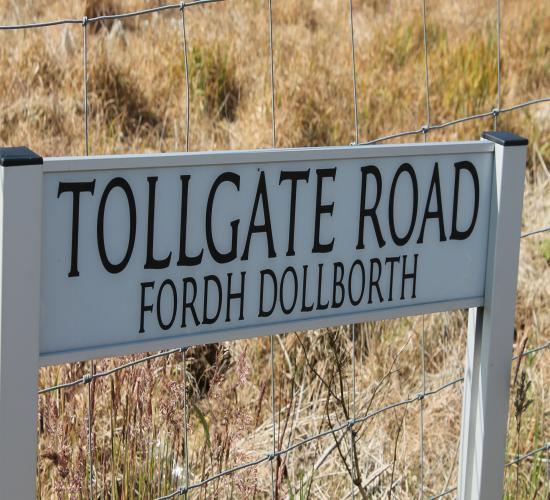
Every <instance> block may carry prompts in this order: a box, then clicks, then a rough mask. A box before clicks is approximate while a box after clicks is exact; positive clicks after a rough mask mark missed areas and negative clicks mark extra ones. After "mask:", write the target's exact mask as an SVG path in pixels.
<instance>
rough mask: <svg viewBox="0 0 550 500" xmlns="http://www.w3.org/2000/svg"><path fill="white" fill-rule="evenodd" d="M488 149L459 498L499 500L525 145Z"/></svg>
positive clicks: (498, 142)
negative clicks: (483, 262) (490, 168)
mask: <svg viewBox="0 0 550 500" xmlns="http://www.w3.org/2000/svg"><path fill="white" fill-rule="evenodd" d="M482 138H484V139H487V140H490V141H492V142H494V143H495V163H494V174H493V185H492V195H491V223H490V234H489V246H488V252H487V271H486V281H485V302H484V307H481V308H478V309H470V314H469V318H468V343H467V351H466V363H465V365H466V366H465V373H464V404H463V410H462V430H461V441H460V464H459V484H458V492H459V498H460V499H468V500H473V499H483V500H492V499H495V500H496V499H499V500H500V499H501V498H502V496H503V480H504V458H505V457H504V455H505V447H506V431H507V429H506V426H507V418H508V400H509V389H510V370H511V362H512V350H513V342H514V318H515V305H516V284H517V271H518V258H519V242H520V229H521V210H522V205H523V186H524V180H525V162H526V157H527V139H524V138H522V137H519V136H516V135H514V134H510V133H507V132H485V133H484V134H483V135H482Z"/></svg>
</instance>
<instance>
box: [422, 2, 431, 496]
mask: <svg viewBox="0 0 550 500" xmlns="http://www.w3.org/2000/svg"><path fill="white" fill-rule="evenodd" d="M422 27H423V33H424V84H425V95H426V125H425V126H424V127H423V131H424V142H427V140H428V137H427V134H428V130H430V127H431V114H430V72H429V66H428V29H427V28H428V27H427V20H426V0H422ZM424 320H425V316H424V315H422V339H421V345H420V349H421V355H422V393H421V395H420V498H421V499H423V498H424V395H425V394H426V367H425V351H424V335H425V331H424V327H425V322H424Z"/></svg>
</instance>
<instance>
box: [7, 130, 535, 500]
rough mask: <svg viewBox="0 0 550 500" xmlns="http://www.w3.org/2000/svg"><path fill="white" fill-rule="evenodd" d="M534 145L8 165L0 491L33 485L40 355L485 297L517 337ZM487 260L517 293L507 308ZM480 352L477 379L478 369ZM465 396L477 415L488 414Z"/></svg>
mask: <svg viewBox="0 0 550 500" xmlns="http://www.w3.org/2000/svg"><path fill="white" fill-rule="evenodd" d="M487 137H488V138H490V139H491V140H496V141H498V140H500V139H499V137H500V138H501V139H502V137H503V136H502V135H499V134H498V133H495V134H493V135H491V136H490V137H489V136H487ZM507 137H508V136H507ZM506 140H508V141H509V140H512V138H510V137H508V139H506ZM516 140H519V139H517V138H516ZM509 150H511V151H516V152H517V151H521V152H523V153H521V152H518V153H513V154H511V155H509V154H508V151H509ZM524 150H525V146H524V145H523V143H522V146H518V147H513V148H509V147H504V146H502V147H501V146H499V145H495V143H494V142H491V141H487V140H482V141H472V142H457V143H433V144H408V145H385V146H366V147H358V146H355V147H337V148H315V149H290V150H264V151H245V152H242V151H241V152H220V153H190V154H158V155H126V156H107V157H85V158H45V159H44V163H43V165H41V166H37V165H26V166H19V167H4V168H3V172H2V175H3V184H2V186H1V189H2V203H1V206H2V209H3V214H2V219H1V220H2V254H1V255H2V265H1V270H2V281H1V291H2V297H1V304H2V307H1V312H0V314H1V331H0V341H1V343H0V349H1V351H0V435H1V436H2V437H1V438H0V445H1V447H0V459H1V461H2V462H1V464H2V467H1V468H0V484H2V487H4V484H6V485H7V484H9V485H11V486H10V487H13V490H12V491H13V493H14V494H13V495H12V496H13V497H17V498H19V497H25V498H26V497H27V495H24V494H23V492H25V493H26V492H28V491H32V487H33V484H32V483H33V482H32V481H30V479H29V478H34V474H35V466H36V462H35V459H36V455H35V447H36V439H35V434H34V432H31V431H30V429H33V430H34V427H35V417H36V372H37V368H38V364H39V363H40V364H42V365H44V364H51V363H62V362H69V361H76V360H82V359H89V358H94V357H101V356H112V355H123V354H129V353H133V352H144V351H147V350H158V349H162V348H170V347H183V346H188V345H196V344H204V343H211V342H220V341H226V340H233V339H240V338H247V337H252V336H258V335H270V334H274V333H280V332H288V331H299V330H305V329H312V328H320V327H329V326H335V325H339V324H345V323H357V322H362V321H370V320H377V319H385V318H391V317H398V316H406V315H416V314H425V313H432V312H439V311H446V310H453V309H461V308H479V307H482V306H485V316H488V317H489V318H490V317H491V314H492V313H491V312H490V311H492V310H493V309H494V310H497V309H498V310H500V309H505V310H506V311H507V314H506V315H503V318H502V319H499V320H498V321H499V325H501V326H502V328H504V327H506V328H510V329H513V314H512V317H511V314H510V311H513V305H514V300H515V292H514V290H515V281H514V280H515V274H516V270H517V242H518V241H519V239H518V238H519V220H520V217H521V202H518V201H517V200H521V194H522V192H523V169H524V162H525V157H524V156H523V157H522V156H521V154H523V155H524V154H525V151H524ZM21 154H22V151H21V150H16V151H14V150H8V149H6V150H3V152H2V155H3V156H4V159H3V160H2V161H3V165H5V164H6V163H20V164H22V163H25V156H30V157H31V162H34V163H36V162H37V161H38V160H37V159H36V158H35V157H32V154H29V152H28V150H27V153H26V155H25V154H23V157H22V156H21ZM2 155H0V156H2ZM10 158H11V159H10ZM39 160H41V159H40V158H39ZM495 162H496V168H495ZM521 162H523V163H521ZM515 163H518V164H517V165H515ZM519 163H521V164H519ZM508 164H510V165H511V167H510V166H508ZM511 168H516V170H515V171H514V174H513V175H511V174H508V173H506V174H504V173H502V172H504V171H506V172H508V170H510V169H511ZM501 185H502V188H501V187H500V186H501ZM504 191H505V192H506V194H505V195H504V194H502V193H503V192H504ZM508 198H510V200H515V201H514V202H513V203H512V202H509V201H507V200H508ZM500 203H504V204H506V209H500V208H499V207H500V206H501V205H500ZM508 203H511V206H508ZM501 213H503V214H504V213H506V218H503V216H502V215H501ZM510 214H511V216H512V217H511V218H512V220H513V223H510V222H509V221H508V218H510ZM506 231H510V233H509V234H504V233H505V232H506ZM495 235H496V236H495ZM501 238H502V239H501ZM516 240H517V241H516ZM501 241H502V242H504V244H505V245H507V248H510V250H501V249H500V245H501ZM514 245H515V246H514ZM514 248H516V250H514ZM514 252H515V253H514ZM495 266H496V267H498V268H499V269H500V266H503V267H504V268H505V271H504V272H505V276H506V278H505V279H504V280H503V282H505V284H506V285H510V286H511V287H512V288H511V290H512V291H511V294H512V295H511V296H510V295H509V294H508V295H507V296H506V299H505V300H504V302H502V303H501V302H500V300H501V299H500V298H499V297H500V295H497V293H496V292H495V291H494V290H495V287H494V286H493V285H490V283H491V282H492V281H491V280H493V278H492V276H493V274H492V271H491V269H493V268H494V267H495ZM498 276H500V271H498ZM493 281H494V280H493ZM496 288H497V289H498V290H500V289H501V287H500V285H497V287H496ZM500 293H505V292H503V291H502V290H501V291H500ZM493 302H499V304H498V306H491V307H490V308H488V307H487V305H488V304H493ZM510 306H512V309H510ZM499 314H500V313H499ZM499 318H500V317H499ZM488 321H489V322H492V321H493V320H491V319H488ZM485 324H486V322H485V319H484V320H483V331H484V332H485V329H486V328H485ZM488 328H489V329H490V328H492V327H488ZM499 328H500V327H499ZM474 330H475V329H470V334H469V342H474V343H475V346H476V349H477V346H478V345H481V344H480V340H476V339H477V337H475V336H474V335H473V334H472V333H471V332H473V331H474ZM478 330H480V331H481V326H480V327H478ZM483 335H485V333H483ZM474 337H475V338H474ZM472 339H474V340H472ZM503 342H504V345H502V346H501V345H500V344H499V345H498V349H501V350H502V352H508V351H510V352H511V340H510V338H508V337H506V338H503ZM493 343H495V345H496V337H495V340H494V341H493V340H491V342H490V347H487V349H488V350H489V351H492V350H493V349H494V348H495V346H494V345H493ZM487 345H488V346H489V344H487ZM469 349H470V348H469ZM472 349H474V348H472ZM474 351H475V349H474V350H473V351H472V354H471V356H470V358H471V359H470V358H469V361H468V362H469V363H470V364H469V365H468V366H469V367H470V368H469V369H470V370H481V371H483V369H486V368H487V365H486V366H485V368H483V363H486V362H487V361H486V360H485V357H483V356H485V355H483V356H481V357H480V358H479V359H478V357H476V356H475V355H474V354H473V353H474ZM475 352H477V351H475ZM484 352H485V351H484ZM499 352H500V351H499ZM469 353H470V350H469ZM486 356H488V357H489V358H490V357H491V353H490V352H489V354H487V355H486ZM506 360H508V365H509V359H508V358H506V357H505V356H500V357H499V358H498V362H499V366H501V369H500V371H499V372H498V373H499V375H498V376H500V375H505V373H504V372H506V367H505V366H504V365H505V363H506ZM490 362H492V360H490ZM480 365H481V366H480ZM507 373H509V367H508V372H507ZM491 377H492V378H491ZM474 378H475V377H474ZM478 378H479V380H481V381H482V383H483V381H484V380H485V378H484V375H481V376H480V377H478ZM497 378H498V377H497V376H495V377H493V375H492V374H491V376H490V377H489V378H487V380H488V383H490V384H500V385H499V391H500V392H498V393H497V392H495V393H494V394H493V396H492V397H495V398H496V397H499V398H501V399H502V400H499V404H500V406H499V407H498V408H499V411H500V409H501V408H505V407H506V404H507V391H506V394H504V393H503V388H504V387H505V384H508V381H507V380H506V382H503V381H502V380H500V379H498V380H497ZM476 380H477V379H476ZM474 386H475V383H474ZM468 387H469V386H468V385H467V391H469V390H470V389H468ZM506 387H507V385H506ZM489 392H491V388H490V387H489ZM468 394H469V392H468ZM472 394H473V393H472ZM476 394H477V393H476ZM497 394H498V395H497ZM467 397H468V398H470V396H467ZM472 397H473V396H472ZM504 399H505V400H504ZM480 401H481V400H480ZM482 403H484V400H483V401H482ZM467 404H468V405H469V406H468V410H467V409H466V405H465V420H468V421H470V420H475V419H474V418H473V417H470V415H473V413H472V412H474V411H478V412H481V413H482V415H483V416H486V413H485V412H486V410H485V407H484V406H483V404H481V405H478V406H475V409H474V407H473V406H471V405H472V404H473V403H472V399H471V398H470V399H469V401H468V403H467ZM22 419H23V420H22ZM25 419H26V420H28V422H26V423H25ZM31 421H32V424H33V425H34V427H33V425H31ZM505 421H506V415H505V414H504V421H503V422H504V425H503V426H502V432H505ZM501 423H502V422H501ZM463 433H467V435H468V436H474V435H475V436H477V435H478V434H479V430H478V429H477V427H476V426H475V425H472V424H470V425H469V426H467V428H465V430H463ZM482 434H483V433H482ZM31 437H32V440H31ZM482 438H483V439H488V438H487V437H486V436H485V437H484V436H482ZM468 439H470V438H468ZM468 439H466V441H464V439H463V443H464V442H466V443H469V442H470V441H468ZM471 439H472V440H473V441H472V442H473V443H474V444H475V446H477V440H478V437H475V438H474V437H472V438H471ZM495 439H496V438H495ZM31 441H32V442H31ZM491 442H492V441H491ZM21 443H24V444H25V446H21ZM484 443H485V441H484ZM463 448H464V450H465V449H466V448H468V450H466V451H464V450H463V454H462V455H461V474H463V475H464V477H465V478H466V479H465V480H464V481H465V483H461V491H462V492H463V493H462V494H463V496H464V497H465V498H478V496H476V495H477V492H476V491H474V490H472V492H471V493H467V492H466V489H464V486H463V484H469V474H470V472H469V470H467V469H465V468H464V466H462V460H463V458H464V453H466V455H468V456H469V454H471V455H472V456H476V457H477V455H475V453H474V452H471V451H470V448H471V446H470V447H467V446H466V445H464V444H463ZM8 449H9V450H10V452H9V453H7V452H6V451H5V450H8ZM497 453H503V448H501V450H500V451H498V450H497ZM14 454H15V455H14ZM14 457H15V458H14ZM482 458H483V457H482ZM476 460H478V459H477V458H476ZM476 463H477V462H476ZM483 463H484V464H485V463H486V461H484V462H483ZM501 465H502V464H501ZM501 465H500V466H501ZM468 467H470V463H469V462H468ZM472 467H477V466H472ZM483 467H485V466H483ZM491 467H492V466H487V467H485V468H483V470H482V472H483V479H482V482H485V481H489V479H486V478H488V477H489V475H491V477H493V475H494V474H495V473H496V472H497V471H495V470H493V469H494V467H493V468H491ZM31 469H32V470H31ZM471 470H472V471H473V472H471V473H475V471H474V469H471ZM492 480H493V479H491V481H492ZM498 480H499V479H498V477H496V476H495V477H494V481H496V482H498ZM29 482H30V483H31V486H30V487H29V486H28V483H29ZM23 483H25V484H26V485H27V487H28V488H30V490H29V489H25V486H24V485H23ZM495 491H496V490H495ZM15 493H17V494H15Z"/></svg>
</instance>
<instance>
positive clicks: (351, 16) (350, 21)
mask: <svg viewBox="0 0 550 500" xmlns="http://www.w3.org/2000/svg"><path fill="white" fill-rule="evenodd" d="M349 30H350V37H351V64H352V74H353V110H354V119H355V144H359V110H358V108H357V69H356V66H355V32H354V29H353V0H349Z"/></svg>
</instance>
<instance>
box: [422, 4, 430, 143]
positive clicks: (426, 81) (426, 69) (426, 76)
mask: <svg viewBox="0 0 550 500" xmlns="http://www.w3.org/2000/svg"><path fill="white" fill-rule="evenodd" d="M422 24H423V28H424V84H425V87H426V90H425V93H426V125H425V126H424V127H423V128H422V131H423V132H424V142H427V140H428V137H427V135H428V131H429V130H430V127H431V116H430V72H429V67H428V30H427V23H426V0H422Z"/></svg>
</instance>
